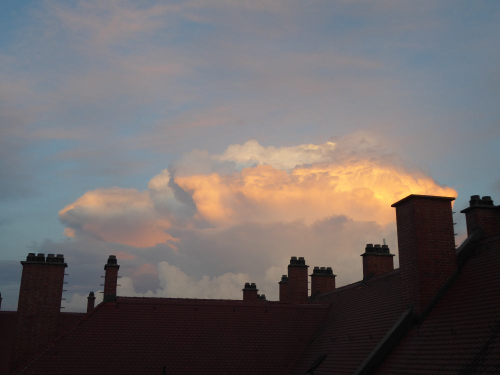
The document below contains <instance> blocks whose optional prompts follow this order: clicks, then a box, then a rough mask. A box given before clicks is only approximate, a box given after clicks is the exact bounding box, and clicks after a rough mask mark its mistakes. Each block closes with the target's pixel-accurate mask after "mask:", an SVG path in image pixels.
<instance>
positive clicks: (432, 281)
mask: <svg viewBox="0 0 500 375" xmlns="http://www.w3.org/2000/svg"><path fill="white" fill-rule="evenodd" d="M453 200H455V198H452V197H436V196H428V195H415V194H412V195H409V196H407V197H406V198H404V199H402V200H400V201H398V202H396V203H394V204H393V205H392V207H395V208H396V221H397V229H398V244H399V264H400V272H401V282H402V293H403V303H404V304H405V308H407V307H409V306H412V307H413V308H414V310H415V312H416V313H417V314H422V313H423V312H424V311H425V309H426V308H427V307H428V306H429V303H430V302H431V301H432V299H433V298H434V297H435V296H436V294H437V293H438V291H439V290H440V289H441V287H443V285H444V284H445V283H446V282H447V281H448V280H449V279H450V277H451V276H452V275H453V274H454V273H455V271H456V270H457V257H456V251H455V235H454V230H453V216H452V210H451V202H452V201H453Z"/></svg>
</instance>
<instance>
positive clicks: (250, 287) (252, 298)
mask: <svg viewBox="0 0 500 375" xmlns="http://www.w3.org/2000/svg"><path fill="white" fill-rule="evenodd" d="M242 290H243V301H244V302H256V301H257V300H258V298H259V295H258V294H257V292H258V291H259V289H257V285H255V283H251V284H250V283H245V287H244V288H243V289H242Z"/></svg>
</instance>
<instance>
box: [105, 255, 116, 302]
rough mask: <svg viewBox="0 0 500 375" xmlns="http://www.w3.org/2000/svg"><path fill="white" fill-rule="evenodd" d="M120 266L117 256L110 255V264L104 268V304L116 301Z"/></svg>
mask: <svg viewBox="0 0 500 375" xmlns="http://www.w3.org/2000/svg"><path fill="white" fill-rule="evenodd" d="M119 269H120V266H119V265H118V263H117V260H116V256H115V255H110V256H109V258H108V263H106V265H105V266H104V270H105V271H106V273H105V275H104V299H103V302H115V301H116V288H117V286H118V270H119Z"/></svg>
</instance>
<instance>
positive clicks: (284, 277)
mask: <svg viewBox="0 0 500 375" xmlns="http://www.w3.org/2000/svg"><path fill="white" fill-rule="evenodd" d="M280 282H281V283H287V282H288V275H282V276H281V281H280Z"/></svg>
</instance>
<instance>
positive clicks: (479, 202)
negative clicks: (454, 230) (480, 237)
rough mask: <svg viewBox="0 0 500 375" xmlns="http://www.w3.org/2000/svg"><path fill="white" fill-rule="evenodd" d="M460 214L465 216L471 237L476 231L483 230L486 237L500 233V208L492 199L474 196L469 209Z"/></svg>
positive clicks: (471, 198)
mask: <svg viewBox="0 0 500 375" xmlns="http://www.w3.org/2000/svg"><path fill="white" fill-rule="evenodd" d="M460 212H461V213H464V214H465V219H466V221H467V234H468V235H469V236H470V235H471V233H472V232H474V231H475V230H481V231H482V232H483V234H484V235H485V236H486V237H488V236H493V235H495V234H499V233H500V206H495V205H493V200H492V199H491V197H489V196H484V197H483V198H482V199H481V198H480V197H479V195H473V196H471V197H470V201H469V207H467V208H466V209H465V210H462V211H460Z"/></svg>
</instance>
